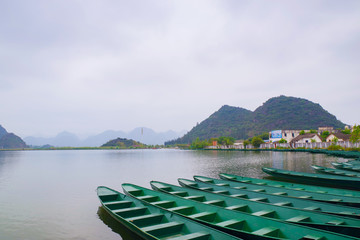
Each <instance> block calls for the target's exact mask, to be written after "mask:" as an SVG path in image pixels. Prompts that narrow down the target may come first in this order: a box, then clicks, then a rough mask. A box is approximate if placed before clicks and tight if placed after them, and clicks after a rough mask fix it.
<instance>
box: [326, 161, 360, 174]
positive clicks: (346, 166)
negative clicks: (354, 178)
mask: <svg viewBox="0 0 360 240" xmlns="http://www.w3.org/2000/svg"><path fill="white" fill-rule="evenodd" d="M359 162H360V161H359ZM331 165H333V167H335V168H337V169H342V170H348V171H353V172H360V165H359V164H356V165H354V164H349V163H339V162H333V163H331Z"/></svg>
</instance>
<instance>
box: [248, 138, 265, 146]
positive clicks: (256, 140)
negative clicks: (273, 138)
mask: <svg viewBox="0 0 360 240" xmlns="http://www.w3.org/2000/svg"><path fill="white" fill-rule="evenodd" d="M262 143H264V141H263V140H262V139H261V138H259V137H253V139H252V140H251V144H252V145H253V146H254V147H255V148H258V147H260V145H261V144H262Z"/></svg>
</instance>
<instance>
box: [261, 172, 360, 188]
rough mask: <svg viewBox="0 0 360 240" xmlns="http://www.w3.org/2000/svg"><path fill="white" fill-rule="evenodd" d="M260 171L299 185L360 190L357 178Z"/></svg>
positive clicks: (359, 182)
mask: <svg viewBox="0 0 360 240" xmlns="http://www.w3.org/2000/svg"><path fill="white" fill-rule="evenodd" d="M262 170H263V172H265V173H267V174H269V175H272V176H274V177H277V178H281V179H287V180H293V181H296V182H299V183H306V184H312V185H321V186H330V187H335V188H336V187H337V188H339V187H340V188H341V187H342V188H350V189H356V190H360V179H357V178H350V177H340V176H329V175H328V174H315V173H301V172H293V171H283V170H281V169H274V168H262Z"/></svg>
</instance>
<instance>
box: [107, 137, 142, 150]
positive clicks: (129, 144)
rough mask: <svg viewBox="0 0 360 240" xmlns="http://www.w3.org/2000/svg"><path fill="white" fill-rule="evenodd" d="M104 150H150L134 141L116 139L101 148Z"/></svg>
mask: <svg viewBox="0 0 360 240" xmlns="http://www.w3.org/2000/svg"><path fill="white" fill-rule="evenodd" d="M101 147H102V148H117V149H129V148H130V149H134V148H135V149H136V148H148V147H147V145H145V144H143V143H140V142H137V141H135V140H132V139H126V138H116V139H113V140H110V141H108V142H107V143H105V144H103V145H102V146H101Z"/></svg>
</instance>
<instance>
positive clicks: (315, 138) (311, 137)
mask: <svg viewBox="0 0 360 240" xmlns="http://www.w3.org/2000/svg"><path fill="white" fill-rule="evenodd" d="M311 142H322V141H321V137H320V136H319V135H318V134H317V133H305V134H302V135H299V136H297V137H296V138H294V139H293V140H291V143H311Z"/></svg>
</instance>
